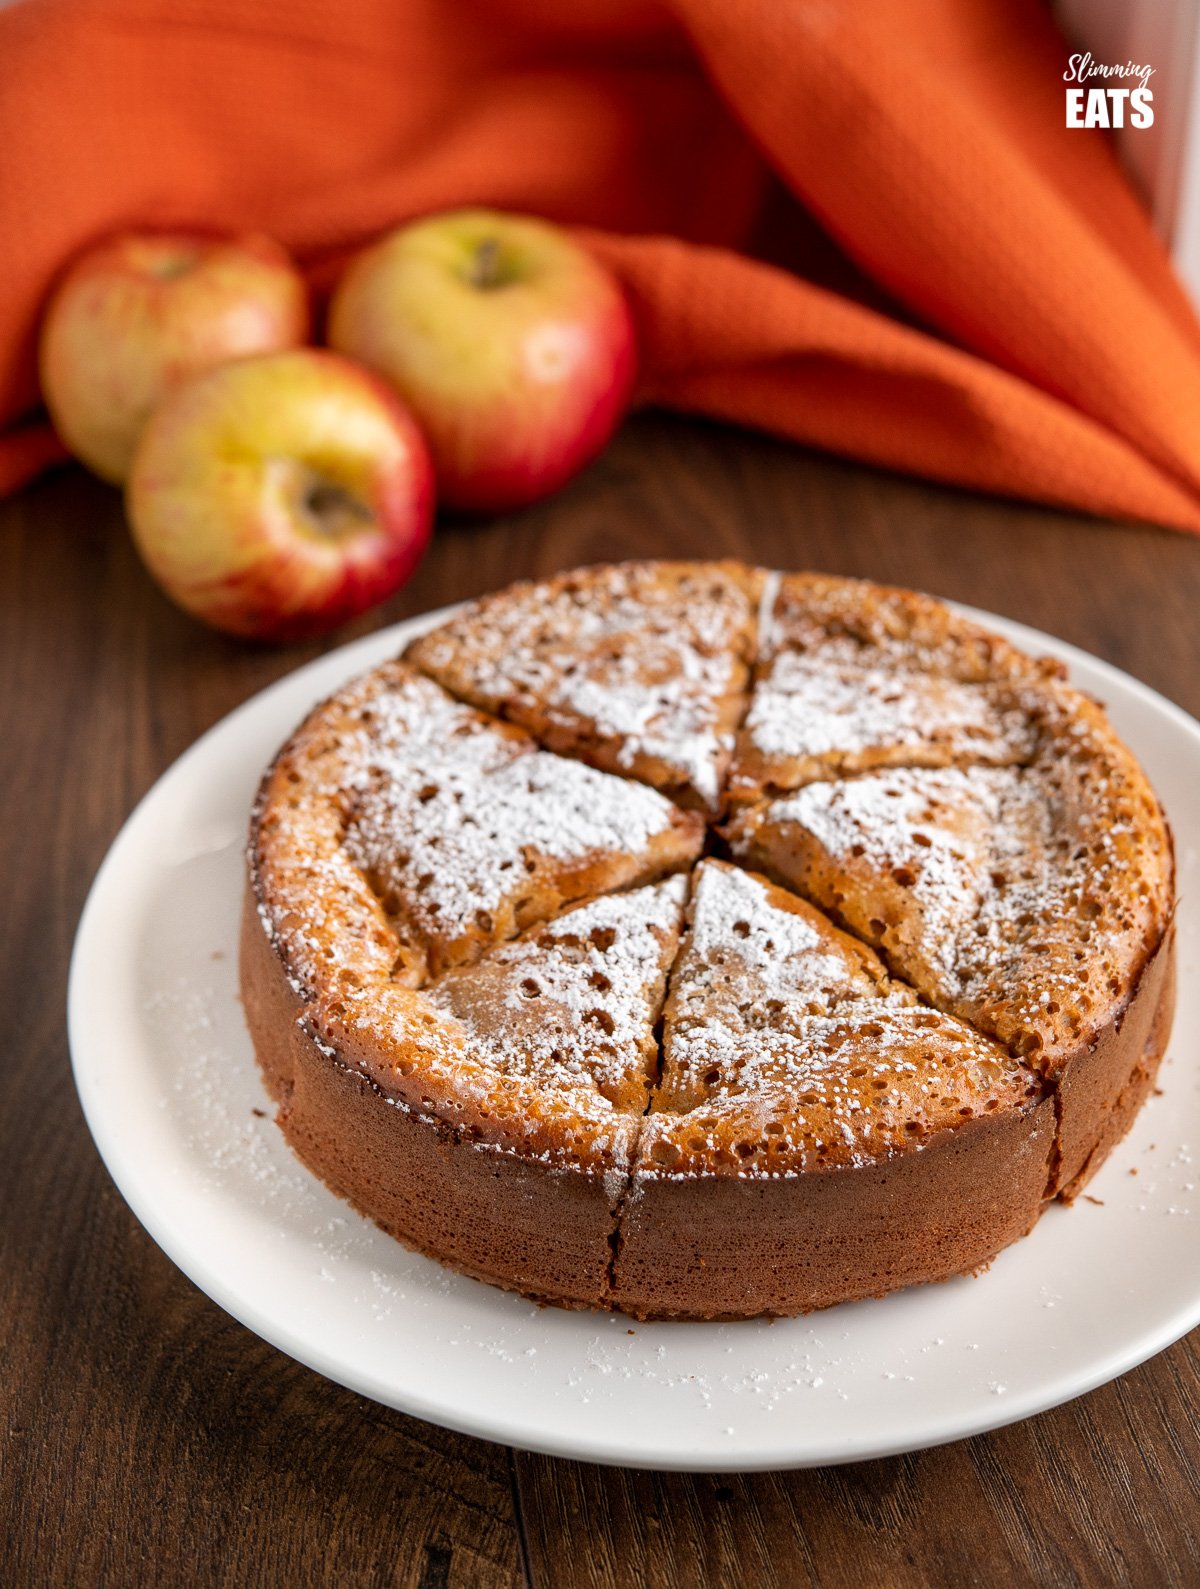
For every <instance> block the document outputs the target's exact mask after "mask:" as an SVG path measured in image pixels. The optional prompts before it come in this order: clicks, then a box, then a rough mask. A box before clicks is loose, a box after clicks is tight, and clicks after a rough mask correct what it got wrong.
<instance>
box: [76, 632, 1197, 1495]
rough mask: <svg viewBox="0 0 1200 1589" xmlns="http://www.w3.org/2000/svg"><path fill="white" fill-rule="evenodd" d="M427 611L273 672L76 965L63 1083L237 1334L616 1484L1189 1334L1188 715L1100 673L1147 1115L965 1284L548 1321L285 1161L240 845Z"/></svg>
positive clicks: (1193, 1167)
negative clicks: (1155, 1038) (1146, 780)
mask: <svg viewBox="0 0 1200 1589" xmlns="http://www.w3.org/2000/svg"><path fill="white" fill-rule="evenodd" d="M437 616H439V615H430V616H429V617H427V618H424V619H421V620H417V621H414V622H411V623H408V624H400V625H398V626H396V627H395V628H392V629H388V630H384V631H383V632H381V633H379V634H376V635H372V636H370V637H369V638H367V639H365V640H361V641H358V642H357V643H355V644H353V645H350V646H346V647H344V648H343V649H342V650H339V651H335V652H333V653H331V654H330V655H328V656H325V657H322V658H321V659H320V660H319V661H317V662H315V663H313V664H311V665H310V666H308V667H305V668H302V669H301V670H300V671H299V672H297V673H294V674H292V675H291V676H290V677H288V678H285V679H283V680H281V681H280V683H278V684H276V685H274V686H273V687H272V688H271V689H268V690H266V691H264V693H263V694H261V695H259V696H257V697H256V698H255V699H254V700H252V701H250V702H248V703H247V704H246V705H245V706H243V707H241V708H240V709H239V710H238V711H236V712H234V713H233V715H232V716H230V717H228V718H226V719H225V721H224V722H222V723H220V724H218V725H217V727H216V728H214V729H213V730H212V731H211V732H210V733H208V734H206V735H205V736H204V738H203V739H201V740H200V741H199V742H198V743H197V744H196V745H194V746H193V747H192V749H191V750H190V751H188V753H187V754H186V755H185V756H183V757H181V758H180V760H179V761H177V762H176V763H175V765H174V766H173V767H172V768H171V769H170V771H169V772H167V773H166V774H165V775H164V776H163V777H162V778H161V779H160V780H159V782H158V783H157V784H156V785H155V787H154V788H153V789H152V790H151V791H150V793H149V794H148V795H147V796H146V798H145V799H144V800H143V801H142V803H141V805H140V806H139V807H138V808H137V810H136V811H135V812H134V814H133V816H132V817H130V819H129V821H128V822H127V823H126V825H125V827H124V829H123V831H122V832H121V834H120V836H119V837H118V839H117V841H116V843H115V844H114V845H113V847H112V850H111V851H110V852H109V855H108V858H107V859H106V861H105V862H104V865H103V866H102V867H101V869H100V872H99V875H98V876H97V878H96V881H95V884H94V885H93V888H92V892H91V896H90V898H89V899H88V903H87V907H86V909H85V910H84V913H83V919H82V921H81V923H80V926H79V934H78V938H77V940H76V945H75V953H74V958H73V961H72V966H71V984H70V1009H69V1017H70V1039H71V1052H72V1056H73V1062H74V1068H75V1079H76V1083H77V1085H78V1088H79V1093H80V1097H81V1099H82V1101H83V1107H84V1111H85V1113H86V1115H87V1119H88V1124H89V1125H90V1127H91V1130H92V1134H93V1136H94V1137H95V1139H96V1143H97V1145H98V1147H99V1149H100V1152H101V1154H102V1155H103V1157H104V1160H105V1163H106V1164H107V1166H108V1168H109V1170H110V1171H111V1173H112V1176H113V1179H114V1180H115V1181H116V1183H117V1186H118V1187H119V1188H120V1190H121V1192H122V1194H123V1195H124V1197H125V1198H126V1199H127V1200H128V1202H129V1204H130V1206H131V1207H132V1209H133V1211H134V1213H135V1214H136V1215H137V1216H138V1218H139V1219H140V1220H141V1221H142V1222H143V1224H144V1225H145V1226H146V1228H147V1230H148V1231H149V1232H150V1234H151V1235H152V1236H153V1237H154V1239H155V1240H156V1241H157V1242H158V1243H159V1245H160V1246H161V1247H162V1248H163V1249H164V1250H165V1251H166V1252H167V1253H168V1254H169V1255H170V1257H171V1258H172V1259H174V1261H175V1262H176V1263H177V1264H178V1265H179V1267H180V1268H181V1269H182V1270H183V1271H184V1272H185V1273H186V1274H187V1275H189V1276H190V1277H191V1279H192V1280H194V1281H195V1283H196V1284H197V1285H198V1286H200V1287H201V1288H202V1289H203V1290H204V1291H206V1292H207V1293H208V1295H209V1296H210V1297H212V1298H213V1299H214V1300H215V1301H217V1302H218V1303H220V1305H221V1306H222V1307H224V1308H226V1309H228V1311H229V1312H230V1313H232V1314H233V1315H234V1316H235V1317H236V1318H238V1319H240V1320H241V1321H242V1322H243V1323H244V1324H246V1325H247V1326H248V1327H249V1328H250V1329H252V1330H254V1331H255V1332H256V1333H257V1334H259V1335H261V1336H263V1337H264V1338H265V1339H266V1340H268V1341H271V1342H272V1343H273V1344H274V1345H276V1346H278V1347H279V1348H280V1349H281V1350H283V1351H285V1352H287V1353H289V1354H290V1355H291V1356H292V1357H295V1358H298V1359H299V1361H300V1362H302V1363H306V1364H308V1366H309V1367H311V1368H314V1369H316V1370H317V1371H318V1372H319V1373H322V1374H326V1375H328V1376H329V1378H331V1379H334V1380H338V1381H339V1382H340V1383H342V1384H344V1385H348V1386H350V1387H351V1389H353V1390H356V1391H360V1392H361V1393H362V1394H363V1395H366V1396H370V1397H373V1398H374V1399H375V1400H376V1401H380V1402H384V1403H386V1404H387V1405H389V1406H392V1407H398V1408H400V1409H402V1410H403V1411H404V1412H408V1413H413V1414H415V1415H417V1416H418V1417H421V1418H428V1419H430V1420H431V1421H432V1422H434V1423H440V1424H446V1425H448V1426H450V1427H451V1428H455V1429H461V1430H464V1431H466V1432H468V1433H470V1434H475V1435H482V1436H485V1437H486V1438H488V1439H492V1440H501V1441H505V1442H508V1443H511V1444H514V1445H518V1446H522V1447H526V1448H529V1449H533V1450H538V1451H546V1452H550V1453H553V1454H555V1455H560V1456H566V1457H576V1458H582V1459H586V1460H591V1461H596V1462H615V1463H625V1464H629V1465H631V1466H638V1467H657V1468H692V1469H700V1470H718V1471H720V1470H723V1471H730V1470H734V1469H750V1468H777V1467H795V1466H806V1465H816V1464H820V1463H828V1462H848V1461H851V1460H855V1459H858V1458H866V1457H877V1456H883V1455H887V1454H890V1453H894V1452H898V1451H908V1450H915V1449H917V1448H919V1447H921V1446H928V1445H934V1444H937V1443H938V1442H940V1441H945V1440H954V1439H958V1438H960V1437H961V1436H964V1435H970V1434H975V1433H978V1432H979V1431H981V1430H985V1429H992V1428H995V1427H997V1426H998V1425H1000V1424H1004V1423H1008V1422H1011V1421H1012V1420H1014V1419H1017V1418H1024V1417H1026V1416H1028V1415H1029V1414H1030V1413H1035V1412H1039V1411H1041V1410H1042V1409H1044V1408H1046V1407H1051V1406H1054V1405H1056V1404H1057V1403H1059V1402H1062V1401H1066V1400H1068V1399H1069V1398H1070V1397H1072V1396H1078V1395H1079V1394H1080V1393H1081V1392H1083V1391H1086V1390H1089V1389H1091V1388H1092V1387H1093V1386H1095V1385H1099V1384H1102V1383H1103V1382H1104V1381H1106V1380H1109V1379H1112V1378H1113V1377H1114V1376H1115V1375H1117V1374H1120V1373H1122V1372H1124V1370H1126V1369H1128V1368H1130V1367H1132V1366H1133V1365H1134V1364H1135V1363H1139V1362H1141V1361H1142V1360H1143V1359H1145V1358H1147V1357H1150V1356H1151V1355H1152V1354H1153V1353H1155V1352H1157V1351H1160V1350H1161V1349H1162V1348H1163V1347H1164V1346H1167V1345H1169V1343H1170V1342H1172V1341H1174V1340H1176V1339H1177V1338H1178V1337H1179V1336H1180V1335H1182V1334H1183V1333H1184V1332H1185V1331H1186V1330H1188V1329H1189V1328H1190V1327H1191V1326H1192V1325H1194V1324H1196V1323H1197V1322H1198V1321H1200V1263H1197V1252H1198V1251H1200V1247H1198V1240H1200V1230H1198V1229H1197V1223H1198V1221H1197V1211H1198V1210H1200V1196H1198V1195H1197V1192H1196V1188H1195V1184H1194V1183H1195V1181H1196V1180H1197V1178H1200V1162H1196V1163H1193V1154H1194V1153H1196V1154H1200V1065H1198V1063H1197V1057H1198V1056H1197V1049H1198V1046H1200V1037H1198V1036H1197V1034H1200V983H1198V981H1197V977H1196V968H1197V964H1198V961H1200V905H1198V904H1197V901H1198V900H1200V886H1198V883H1200V879H1198V878H1197V870H1198V868H1197V852H1198V850H1200V812H1198V811H1197V809H1196V794H1195V791H1196V790H1197V789H1200V725H1198V724H1197V723H1195V722H1193V721H1192V719H1191V718H1189V717H1187V716H1185V715H1184V713H1183V712H1181V711H1180V710H1179V709H1178V708H1177V707H1175V706H1172V705H1171V704H1170V702H1168V701H1166V700H1164V699H1163V698H1162V697H1161V696H1158V695H1155V694H1154V693H1153V692H1152V691H1151V690H1149V689H1147V688H1146V687H1145V686H1143V685H1141V684H1138V683H1137V682H1135V681H1134V680H1133V679H1131V678H1129V677H1127V676H1126V675H1125V674H1122V673H1119V672H1117V671H1116V669H1114V668H1111V667H1109V666H1108V665H1107V664H1105V663H1103V662H1100V661H1097V660H1096V659H1095V658H1094V657H1090V656H1087V655H1086V654H1085V653H1083V652H1080V651H1076V650H1074V649H1073V648H1072V647H1069V646H1066V645H1064V644H1062V643H1061V642H1060V641H1057V640H1053V639H1051V638H1050V637H1049V636H1048V635H1042V634H1039V633H1037V632H1035V631H1033V630H1029V629H1025V628H1023V627H1021V626H1020V625H1018V624H1013V623H1009V622H1006V621H1004V620H1002V619H1000V618H994V617H991V616H990V615H987V614H981V615H979V616H981V617H983V618H984V619H985V620H986V621H987V622H988V623H989V624H990V625H992V626H993V627H994V628H996V629H998V630H1000V631H1001V633H1003V634H1007V635H1009V636H1011V638H1012V639H1014V640H1015V641H1016V642H1017V643H1018V644H1020V645H1023V646H1025V647H1028V648H1031V649H1033V650H1038V651H1047V652H1051V653H1053V654H1055V655H1058V656H1060V657H1062V658H1064V659H1065V660H1066V661H1067V662H1068V663H1069V664H1070V667H1071V672H1072V677H1073V679H1074V681H1075V682H1076V683H1077V684H1078V685H1080V686H1081V687H1082V688H1084V689H1086V690H1090V691H1092V692H1093V693H1095V694H1097V695H1099V696H1100V697H1102V698H1103V699H1104V700H1106V701H1107V702H1108V705H1109V707H1110V710H1111V712H1112V716H1113V719H1114V721H1115V723H1116V726H1117V728H1118V730H1119V731H1120V732H1121V733H1122V734H1123V735H1124V736H1125V738H1126V740H1127V741H1128V742H1129V744H1130V745H1132V747H1133V748H1134V750H1135V751H1136V752H1137V754H1138V755H1139V756H1140V757H1141V759H1142V762H1143V764H1144V765H1145V767H1146V769H1147V771H1148V772H1149V774H1150V776H1151V778H1152V779H1153V781H1154V783H1155V785H1156V787H1157V789H1158V790H1159V793H1160V795H1161V796H1162V799H1163V802H1164V804H1165V806H1166V809H1167V811H1168V813H1169V815H1170V817H1171V820H1172V823H1173V824H1174V829H1175V836H1176V841H1177V844H1178V849H1179V866H1180V895H1181V898H1182V901H1183V903H1182V906H1181V913H1180V920H1179V961H1180V967H1179V968H1180V997H1179V1012H1178V1015H1177V1018H1176V1022H1175V1037H1174V1038H1173V1040H1172V1043H1171V1050H1170V1053H1169V1055H1168V1058H1167V1060H1166V1062H1165V1064H1164V1068H1163V1070H1162V1073H1161V1081H1160V1086H1161V1088H1162V1096H1160V1097H1155V1098H1153V1099H1151V1101H1150V1102H1149V1103H1148V1104H1147V1106H1146V1107H1145V1109H1143V1111H1142V1113H1141V1114H1140V1115H1139V1117H1138V1119H1137V1122H1136V1124H1135V1126H1134V1129H1133V1131H1132V1132H1131V1134H1130V1136H1129V1137H1128V1138H1127V1139H1126V1140H1125V1141H1124V1142H1122V1143H1121V1144H1120V1146H1119V1147H1118V1149H1117V1151H1116V1152H1115V1153H1114V1154H1113V1155H1112V1157H1111V1159H1110V1160H1109V1162H1108V1163H1107V1164H1106V1165H1105V1166H1104V1168H1103V1170H1102V1171H1101V1172H1100V1174H1099V1175H1097V1176H1096V1178H1095V1179H1094V1180H1093V1182H1092V1183H1091V1185H1090V1186H1089V1187H1088V1193H1089V1194H1090V1195H1089V1198H1088V1200H1086V1201H1084V1200H1081V1201H1079V1202H1078V1203H1076V1205H1075V1206H1074V1208H1071V1209H1067V1208H1064V1207H1061V1206H1059V1205H1055V1206H1054V1207H1052V1208H1050V1209H1049V1210H1047V1212H1046V1214H1045V1216H1044V1217H1043V1218H1042V1220H1041V1221H1040V1222H1039V1224H1038V1226H1037V1228H1036V1229H1035V1230H1034V1232H1033V1234H1032V1235H1030V1236H1029V1237H1027V1238H1026V1239H1025V1240H1024V1241H1021V1242H1018V1243H1017V1244H1016V1246H1014V1247H1010V1248H1009V1249H1008V1250H1007V1251H1006V1252H1004V1253H1002V1254H1001V1255H1000V1257H999V1258H998V1259H997V1260H996V1262H995V1263H994V1264H993V1265H992V1267H991V1269H990V1270H989V1271H988V1272H987V1273H986V1274H984V1275H982V1276H980V1277H978V1278H975V1279H962V1280H955V1281H950V1282H949V1283H947V1284H944V1285H936V1286H926V1287H921V1288H918V1289H916V1290H912V1291H906V1292H901V1293H899V1294H897V1295H894V1296H891V1297H888V1298H886V1299H884V1300H883V1301H879V1302H859V1303H851V1304H847V1305H844V1306H842V1307H838V1308H832V1309H830V1310H828V1311H827V1312H824V1313H819V1314H813V1315H810V1316H809V1317H808V1318H805V1319H794V1320H778V1321H776V1322H774V1323H769V1322H765V1321H749V1322H744V1323H737V1324H635V1323H633V1322H632V1321H631V1320H629V1319H627V1318H624V1317H621V1316H619V1315H602V1314H590V1313H566V1312H562V1311H559V1310H558V1309H555V1308H542V1307H537V1306H534V1305H533V1304H532V1303H530V1302H527V1301H525V1300H523V1299H522V1298H520V1297H515V1296H511V1295H509V1294H508V1293H506V1292H503V1291H499V1290H496V1289H494V1288H493V1287H490V1286H486V1285H482V1284H480V1283H479V1282H477V1281H474V1280H467V1279H464V1278H463V1277H462V1276H460V1275H457V1274H454V1273H452V1272H450V1271H449V1270H447V1269H443V1268H442V1267H441V1266H440V1265H438V1264H436V1263H434V1262H432V1261H431V1260H429V1259H427V1258H422V1257H418V1256H417V1255H416V1254H414V1253H411V1252H409V1251H408V1250H407V1249H406V1248H404V1247H401V1246H399V1245H398V1244H397V1243H396V1242H394V1241H392V1240H391V1239H390V1238H389V1237H387V1236H385V1235H383V1234H382V1233H381V1232H380V1231H378V1230H377V1229H376V1228H375V1227H374V1226H373V1225H371V1224H370V1223H369V1222H368V1221H366V1220H365V1219H362V1218H360V1217H359V1216H358V1215H357V1214H356V1213H354V1212H353V1211H352V1210H351V1209H350V1208H348V1207H347V1206H346V1205H345V1204H344V1203H342V1202H340V1201H339V1200H338V1199H337V1198H335V1197H334V1196H333V1195H332V1194H331V1193H330V1192H328V1191H326V1189H325V1188H324V1187H323V1186H322V1185H321V1184H320V1183H319V1182H318V1181H317V1180H315V1179H314V1178H313V1177H312V1176H311V1175H309V1174H308V1172H307V1171H306V1170H304V1169H303V1168H302V1167H301V1165H300V1164H299V1163H298V1162H297V1161H296V1160H295V1159H294V1158H293V1157H292V1155H291V1153H290V1151H289V1150H288V1148H287V1147H286V1145H285V1144H284V1141H283V1138H282V1136H281V1135H280V1133H279V1131H278V1129H277V1128H276V1126H275V1124H274V1122H273V1119H272V1115H271V1110H270V1107H269V1105H268V1101H267V1098H266V1095H265V1093H264V1092H263V1089H262V1085H261V1083H260V1081H259V1079H258V1074H257V1071H256V1068H255V1064H254V1059H253V1055H252V1052H251V1048H250V1042H249V1039H248V1037H247V1035H246V1032H245V1028H244V1026H243V1023H242V1015H241V1007H240V1005H239V1003H238V999H237V992H236V988H237V927H238V913H239V907H240V902H241V891H242V846H243V839H244V834H245V829H246V821H247V815H248V812H249V809H250V801H251V797H252V795H253V793H254V789H255V785H256V783H257V780H258V777H259V774H260V771H261V769H262V768H263V766H264V765H265V764H266V762H267V761H268V760H269V758H270V757H271V755H272V754H273V753H274V751H275V749H276V747H277V746H278V745H279V744H280V743H281V742H282V741H283V740H284V739H285V738H286V737H287V736H288V734H289V733H290V732H291V730H292V729H293V728H294V726H295V725H296V723H297V722H299V720H300V718H301V717H302V716H303V715H304V714H305V712H306V711H307V710H308V708H309V707H310V706H311V705H313V704H314V703H315V702H316V701H317V700H319V699H320V698H322V697H323V696H325V695H326V694H328V693H329V692H330V691H331V690H333V689H334V688H336V687H337V686H338V685H340V684H341V683H342V682H343V681H344V680H345V679H347V678H349V677H350V676H351V675H353V674H355V673H357V672H359V671H361V670H362V669H364V668H367V667H370V666H373V665H374V664H375V663H377V662H379V661H382V660H383V659H384V658H386V657H389V656H393V655H395V654H396V652H397V651H399V649H400V648H401V646H402V645H403V644H404V643H405V641H406V640H408V639H409V638H411V636H412V635H413V634H414V633H416V632H417V631H419V630H420V629H422V628H424V627H426V626H427V625H429V624H430V623H432V622H434V621H435V618H436V617H437Z"/></svg>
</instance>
